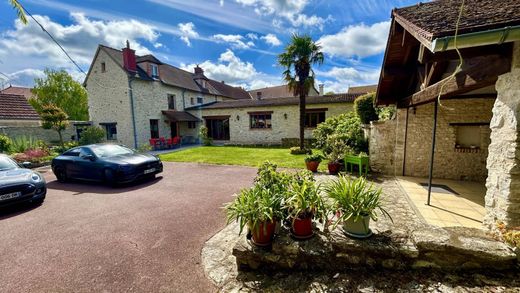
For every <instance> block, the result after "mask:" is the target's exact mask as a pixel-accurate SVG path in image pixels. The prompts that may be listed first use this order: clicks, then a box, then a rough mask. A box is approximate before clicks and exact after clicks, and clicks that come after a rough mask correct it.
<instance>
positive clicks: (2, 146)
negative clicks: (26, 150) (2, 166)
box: [0, 134, 13, 153]
mask: <svg viewBox="0 0 520 293" xmlns="http://www.w3.org/2000/svg"><path fill="white" fill-rule="evenodd" d="M12 144H13V142H12V141H11V139H10V138H9V137H8V136H6V135H3V134H0V153H8V152H9V151H10V150H11V145H12Z"/></svg>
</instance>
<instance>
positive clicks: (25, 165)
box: [22, 162, 32, 168]
mask: <svg viewBox="0 0 520 293" xmlns="http://www.w3.org/2000/svg"><path fill="white" fill-rule="evenodd" d="M31 166H32V163H31V162H23V163H22V167H24V168H31Z"/></svg>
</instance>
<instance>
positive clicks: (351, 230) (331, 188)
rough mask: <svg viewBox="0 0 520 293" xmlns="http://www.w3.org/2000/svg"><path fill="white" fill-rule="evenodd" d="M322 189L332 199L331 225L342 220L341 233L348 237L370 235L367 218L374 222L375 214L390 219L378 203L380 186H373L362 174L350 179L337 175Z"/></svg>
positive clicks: (376, 216)
mask: <svg viewBox="0 0 520 293" xmlns="http://www.w3.org/2000/svg"><path fill="white" fill-rule="evenodd" d="M325 191H326V194H327V195H328V197H329V198H330V199H331V200H332V210H333V211H334V212H336V216H337V220H336V222H335V223H334V225H333V228H335V227H336V226H337V225H338V224H339V223H342V224H343V230H344V232H345V233H346V234H347V235H349V236H352V237H355V238H366V237H369V236H371V235H372V232H371V230H370V220H371V219H372V220H373V221H377V220H378V218H379V213H380V214H382V215H383V216H387V217H388V218H390V220H392V217H391V216H390V214H389V213H388V212H387V211H386V210H385V209H384V208H383V206H382V203H381V193H382V189H381V188H375V187H374V185H373V184H372V183H369V182H368V181H367V180H366V179H365V178H363V177H360V178H357V179H351V178H350V177H347V176H344V175H341V176H339V178H338V179H337V180H334V181H332V182H330V183H329V184H328V185H327V186H326V187H325Z"/></svg>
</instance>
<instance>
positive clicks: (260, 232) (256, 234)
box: [251, 222, 276, 246]
mask: <svg viewBox="0 0 520 293" xmlns="http://www.w3.org/2000/svg"><path fill="white" fill-rule="evenodd" d="M275 227H276V222H261V223H259V224H258V227H257V228H256V229H252V230H251V234H252V236H253V243H254V244H255V245H258V246H268V245H270V244H271V242H272V240H273V235H274V229H275Z"/></svg>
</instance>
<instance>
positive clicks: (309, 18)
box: [236, 0, 332, 30]
mask: <svg viewBox="0 0 520 293" xmlns="http://www.w3.org/2000/svg"><path fill="white" fill-rule="evenodd" d="M236 2H237V3H240V4H242V5H243V6H250V7H253V10H254V11H255V13H256V14H258V15H261V16H264V15H274V16H276V17H279V18H282V19H284V20H286V21H288V22H289V23H290V24H291V25H292V26H294V27H305V28H307V27H318V28H319V29H320V30H322V29H323V25H324V24H325V23H326V22H327V21H330V20H332V18H331V16H329V17H327V18H322V17H319V16H316V15H307V14H305V13H303V10H304V9H305V7H306V6H307V5H308V4H309V2H310V1H309V0H236ZM273 25H275V26H276V27H281V20H280V19H273Z"/></svg>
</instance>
